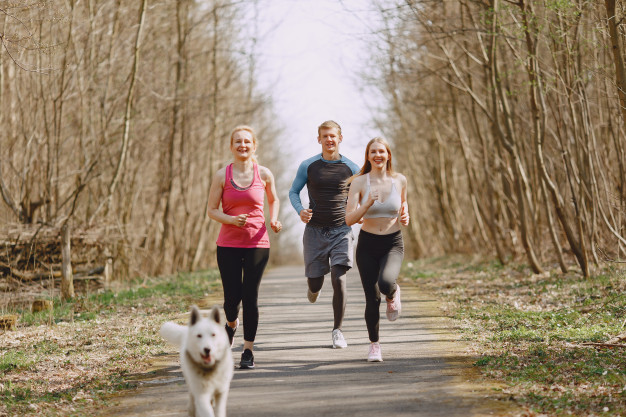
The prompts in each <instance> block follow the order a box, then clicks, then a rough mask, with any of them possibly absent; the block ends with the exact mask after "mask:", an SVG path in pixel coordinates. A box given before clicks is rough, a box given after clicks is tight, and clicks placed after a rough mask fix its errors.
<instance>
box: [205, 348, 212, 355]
mask: <svg viewBox="0 0 626 417" xmlns="http://www.w3.org/2000/svg"><path fill="white" fill-rule="evenodd" d="M209 353H211V349H209V348H204V356H209Z"/></svg>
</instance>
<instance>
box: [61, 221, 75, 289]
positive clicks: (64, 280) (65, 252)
mask: <svg viewBox="0 0 626 417" xmlns="http://www.w3.org/2000/svg"><path fill="white" fill-rule="evenodd" d="M70 237H71V231H70V226H69V222H66V223H65V224H63V226H62V227H61V238H62V247H61V254H62V258H63V264H62V267H61V273H62V276H61V298H62V299H63V300H69V299H72V298H74V296H75V294H74V274H73V273H72V250H71V247H70Z"/></svg>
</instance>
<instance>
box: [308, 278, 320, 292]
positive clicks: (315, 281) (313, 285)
mask: <svg viewBox="0 0 626 417" xmlns="http://www.w3.org/2000/svg"><path fill="white" fill-rule="evenodd" d="M307 283H308V285H309V290H311V292H318V291H319V290H321V289H322V285H323V284H324V277H323V276H322V277H316V278H307Z"/></svg>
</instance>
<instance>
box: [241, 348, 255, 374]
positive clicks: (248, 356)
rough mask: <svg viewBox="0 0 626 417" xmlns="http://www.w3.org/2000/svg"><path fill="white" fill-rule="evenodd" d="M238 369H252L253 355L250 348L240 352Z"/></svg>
mask: <svg viewBox="0 0 626 417" xmlns="http://www.w3.org/2000/svg"><path fill="white" fill-rule="evenodd" d="M239 369H254V355H253V354H252V351H251V350H250V349H246V350H244V351H243V353H242V354H241V362H239Z"/></svg>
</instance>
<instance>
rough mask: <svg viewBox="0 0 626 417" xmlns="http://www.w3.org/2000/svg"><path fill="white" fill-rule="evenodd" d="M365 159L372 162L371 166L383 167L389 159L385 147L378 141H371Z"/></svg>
mask: <svg viewBox="0 0 626 417" xmlns="http://www.w3.org/2000/svg"><path fill="white" fill-rule="evenodd" d="M367 159H368V160H369V161H370V164H372V167H376V168H378V169H384V168H385V167H386V165H387V161H388V160H389V153H388V152H387V147H386V146H385V145H383V144H382V143H379V142H374V143H372V145H371V146H370V149H369V152H368V154H367Z"/></svg>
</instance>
